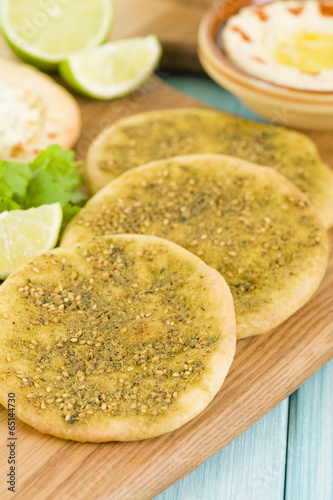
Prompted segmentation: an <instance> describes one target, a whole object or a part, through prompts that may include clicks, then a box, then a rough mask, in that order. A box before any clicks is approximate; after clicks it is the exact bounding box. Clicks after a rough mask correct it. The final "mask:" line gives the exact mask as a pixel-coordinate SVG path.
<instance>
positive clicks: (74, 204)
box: [0, 145, 88, 223]
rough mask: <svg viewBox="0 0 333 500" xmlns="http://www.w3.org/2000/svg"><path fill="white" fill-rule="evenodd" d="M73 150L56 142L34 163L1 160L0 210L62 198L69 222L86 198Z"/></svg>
mask: <svg viewBox="0 0 333 500" xmlns="http://www.w3.org/2000/svg"><path fill="white" fill-rule="evenodd" d="M77 166H78V162H76V161H75V160H74V152H73V151H71V150H64V149H62V148H61V147H60V146H57V145H53V146H49V147H48V148H47V149H45V150H44V151H42V152H41V153H40V154H39V156H37V157H36V158H35V160H34V161H33V162H32V163H29V164H28V163H16V162H8V161H3V160H0V212H3V211H5V210H17V209H21V210H24V209H28V208H31V207H38V206H40V205H45V204H51V203H56V202H60V203H61V206H62V209H63V220H64V222H65V223H67V222H69V221H70V220H71V219H72V217H74V215H75V214H76V213H77V212H78V211H79V210H80V208H81V207H82V206H83V205H84V203H85V202H86V201H87V198H88V197H87V196H86V195H85V194H83V193H82V192H81V191H79V190H78V188H79V187H80V186H82V185H83V184H84V182H83V178H82V174H81V173H80V172H78V171H77Z"/></svg>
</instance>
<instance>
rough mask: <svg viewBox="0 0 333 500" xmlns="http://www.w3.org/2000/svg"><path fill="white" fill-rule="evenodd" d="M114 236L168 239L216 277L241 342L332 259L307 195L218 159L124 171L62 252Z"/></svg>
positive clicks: (299, 300) (297, 302)
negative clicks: (230, 302)
mask: <svg viewBox="0 0 333 500" xmlns="http://www.w3.org/2000/svg"><path fill="white" fill-rule="evenodd" d="M116 233H143V234H154V235H156V236H160V237H163V238H166V239H168V240H172V241H174V242H175V243H178V244H179V245H181V246H183V247H184V248H187V249H189V250H190V251H191V252H193V253H195V254H196V255H198V256H199V257H201V258H202V259H203V260H204V261H205V262H206V263H207V264H208V265H210V266H212V267H214V268H215V269H217V270H218V271H219V272H220V273H221V274H222V276H223V277H224V278H225V279H226V280H227V282H228V284H229V286H230V289H231V292H232V295H233V297H234V302H235V311H236V320H237V336H238V338H242V337H248V336H250V335H259V334H261V333H265V332H267V331H268V330H270V329H271V328H273V327H275V326H277V325H278V324H280V323H281V322H282V321H284V320H285V319H286V318H288V317H289V316H290V315H291V314H293V313H294V312H295V311H296V310H297V309H298V308H299V307H301V306H302V305H303V304H304V303H305V302H306V301H307V300H308V299H309V298H310V297H311V295H312V294H313V292H314V291H315V290H316V288H317V286H318V284H319V282H320V280H321V278H322V277H323V274H324V272H325V269H326V266H327V260H328V240H327V234H326V231H325V229H324V227H323V226H322V222H321V220H320V218H319V216H318V214H317V212H316V210H315V209H314V208H313V207H312V205H311V204H310V202H309V200H308V199H307V198H306V196H305V195H304V194H303V193H301V192H300V191H299V190H298V189H297V188H296V187H295V186H294V185H293V184H292V183H291V182H289V181H288V180H287V179H286V178H285V177H283V176H282V175H281V174H279V173H278V172H277V171H276V170H274V169H271V168H265V167H259V166H257V165H254V164H251V163H248V162H245V161H243V160H240V159H237V158H232V157H228V156H222V155H189V156H183V157H174V158H171V159H169V160H161V161H158V162H154V163H150V164H148V165H146V166H142V167H138V168H136V169H133V170H130V171H129V172H127V173H125V174H123V175H122V176H120V177H119V178H117V179H115V180H114V181H113V182H111V183H110V184H108V185H107V186H106V187H105V188H104V189H102V190H101V191H99V192H98V193H97V194H96V195H95V196H94V197H93V198H91V199H90V200H89V202H88V203H87V205H86V206H85V207H84V208H83V209H82V210H81V212H80V213H79V214H78V215H77V216H76V217H75V218H74V219H73V221H72V222H71V223H70V225H69V227H68V229H67V231H66V232H65V235H64V238H63V241H62V245H63V246H68V245H71V244H73V243H75V242H78V241H81V240H83V239H85V238H89V237H91V236H99V235H102V234H116Z"/></svg>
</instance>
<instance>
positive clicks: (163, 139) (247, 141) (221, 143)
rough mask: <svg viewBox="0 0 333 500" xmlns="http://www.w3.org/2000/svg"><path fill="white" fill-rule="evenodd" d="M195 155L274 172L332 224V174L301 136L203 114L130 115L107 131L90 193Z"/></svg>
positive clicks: (91, 167) (90, 162) (91, 172)
mask: <svg viewBox="0 0 333 500" xmlns="http://www.w3.org/2000/svg"><path fill="white" fill-rule="evenodd" d="M193 153H219V154H226V155H230V156H236V157H239V158H242V159H244V160H247V161H250V162H253V163H256V164H258V165H264V166H267V167H273V168H275V169H277V170H278V171H279V172H280V173H282V174H283V175H284V176H285V177H287V178H288V179H289V180H291V181H292V182H293V183H294V184H295V185H296V186H297V187H298V188H299V189H300V190H301V191H303V192H304V193H305V194H306V195H307V196H308V198H309V199H310V201H311V202H312V203H313V205H314V206H315V207H316V208H317V210H318V212H319V213H320V215H321V217H322V220H323V222H324V225H325V227H330V226H331V225H332V224H333V172H332V170H331V169H330V168H329V167H328V166H327V165H325V164H324V163H323V162H322V160H321V159H320V156H319V154H318V151H317V148H316V146H315V144H314V143H313V142H312V141H311V140H310V139H309V138H308V137H306V136H305V135H303V134H301V133H299V132H296V131H293V130H287V129H285V128H282V127H275V126H271V125H264V124H262V123H256V122H253V121H249V120H244V119H242V118H239V117H236V116H230V115H226V114H224V113H221V112H218V111H213V110H204V109H193V108H186V109H168V110H162V111H151V112H148V113H142V114H137V115H132V116H129V117H127V118H123V119H122V120H119V121H117V122H115V123H114V124H113V125H111V126H110V127H107V128H106V129H104V130H103V132H102V133H101V134H100V135H99V136H98V137H97V138H96V139H95V140H94V141H93V143H92V144H91V146H90V148H89V151H88V155H87V170H86V172H87V178H88V182H89V185H90V188H91V190H92V192H93V193H96V192H97V191H98V190H99V189H101V188H102V187H104V186H105V185H106V184H107V183H108V182H110V181H112V180H113V179H114V178H115V177H117V176H118V175H120V174H122V173H123V172H125V171H126V170H128V169H130V168H134V167H138V166H140V165H144V164H145V163H148V162H150V161H155V160H158V159H162V158H170V157H172V156H178V155H185V154H193Z"/></svg>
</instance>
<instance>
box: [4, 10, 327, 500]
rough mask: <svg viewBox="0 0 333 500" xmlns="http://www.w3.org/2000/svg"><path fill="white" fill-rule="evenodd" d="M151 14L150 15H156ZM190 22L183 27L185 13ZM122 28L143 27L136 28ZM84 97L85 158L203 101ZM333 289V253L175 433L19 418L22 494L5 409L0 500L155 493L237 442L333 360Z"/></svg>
mask: <svg viewBox="0 0 333 500" xmlns="http://www.w3.org/2000/svg"><path fill="white" fill-rule="evenodd" d="M198 1H200V0H198ZM121 2H124V4H127V6H128V5H129V4H130V3H132V4H133V8H134V5H136V4H140V6H143V4H144V3H146V2H147V4H149V3H150V4H151V5H152V4H154V6H156V5H157V4H159V3H161V5H164V4H165V5H164V8H167V7H166V6H167V5H170V2H173V3H175V4H177V8H178V7H179V5H178V4H179V2H175V0H149V1H148V0H140V2H138V0H119V1H118V2H116V7H117V6H118V8H119V10H118V12H119V17H120V9H121V5H122V3H121ZM168 8H169V7H168ZM179 8H180V7H179ZM182 8H183V6H182ZM189 8H190V10H191V12H192V9H197V8H198V7H197V6H195V5H191V6H190V7H189V6H188V5H187V6H186V9H187V10H188V9H189ZM200 8H201V7H200ZM153 14H154V13H153V12H150V11H148V12H146V15H148V16H149V15H151V16H152V18H154V15H153ZM123 15H124V14H123ZM162 18H163V16H162V17H161V19H162ZM133 19H134V20H135V16H134V17H133ZM186 21H187V19H186ZM179 22H180V21H179ZM182 23H183V28H184V26H185V25H186V24H185V23H184V19H183V20H182ZM148 25H149V23H148V22H147V32H151V31H152V30H151V29H150V28H149V30H148ZM126 27H127V24H126ZM120 28H121V27H120V26H119V30H120ZM141 28H142V26H141ZM141 28H140V29H141ZM115 29H116V26H115ZM117 29H118V28H117ZM128 29H129V28H128ZM184 29H185V28H184ZM118 33H119V32H118ZM123 34H124V35H132V34H138V33H137V32H133V31H132V32H130V31H129V32H127V33H123ZM188 46H190V45H188ZM192 48H193V44H192ZM0 53H2V54H4V55H6V56H7V57H8V56H9V51H8V50H6V49H2V48H1V47H0ZM78 100H79V103H80V106H81V109H82V114H83V130H82V135H81V138H80V140H79V143H78V145H77V148H76V150H77V153H78V156H79V157H81V158H84V157H85V154H86V152H87V149H88V146H89V144H90V142H91V140H92V139H93V138H94V137H95V136H96V135H97V134H98V133H99V132H100V131H101V130H102V129H103V128H104V127H105V126H107V125H108V124H109V123H111V122H112V121H114V120H116V119H119V118H121V117H123V116H126V115H129V114H133V113H137V112H141V111H145V110H150V109H161V108H168V107H173V108H177V107H183V106H200V107H204V105H203V104H202V103H199V102H196V101H195V100H194V99H192V98H190V97H188V96H185V95H183V94H181V93H179V92H177V91H175V90H174V89H172V88H171V87H169V86H167V85H165V84H163V83H162V82H161V81H160V80H159V79H158V78H156V77H152V78H151V79H150V80H149V81H148V82H147V83H146V84H145V85H143V86H142V87H141V89H139V90H138V91H137V92H136V93H135V94H133V95H131V96H129V97H127V98H124V99H121V100H117V101H114V102H96V101H92V100H88V99H83V98H79V99H78ZM309 135H310V137H312V138H313V139H314V140H315V142H316V143H317V145H318V147H319V150H320V152H321V154H322V157H323V158H324V159H325V161H327V162H328V163H329V164H330V165H331V166H332V167H333V141H332V134H328V133H319V132H316V133H309ZM330 242H331V249H333V231H331V232H330ZM332 293H333V258H332V257H331V259H330V263H329V268H328V271H327V273H326V276H325V278H324V280H323V282H322V283H321V286H320V288H319V290H318V291H317V293H316V294H315V296H314V297H313V299H312V300H311V301H310V302H309V303H308V304H307V305H306V306H305V307H303V308H302V309H301V310H300V311H299V312H297V313H296V314H295V315H294V316H292V317H291V318H290V319H289V320H287V321H286V322H285V323H284V324H283V325H281V326H280V327H278V328H277V329H275V330H274V331H272V332H271V333H269V334H266V335H263V336H261V337H253V338H249V339H244V340H241V341H239V342H238V344H237V353H236V357H235V360H234V362H233V364H232V367H231V370H230V372H229V374H228V377H227V379H226V381H225V383H224V385H223V387H222V389H221V390H220V392H219V393H218V394H217V396H216V397H215V398H214V400H213V401H212V402H211V404H210V405H209V406H208V407H207V409H206V410H205V411H204V412H203V413H201V414H200V415H199V416H198V417H196V418H195V419H193V420H192V421H191V422H189V423H188V424H186V425H185V426H183V427H181V428H180V429H178V430H177V431H175V432H173V433H169V434H167V435H164V436H161V437H159V438H155V439H151V440H146V441H141V442H134V443H105V444H82V443H74V442H68V441H64V440H61V439H57V438H54V437H51V436H47V435H42V434H40V433H39V432H37V431H35V430H34V429H32V428H31V427H29V426H28V425H25V424H23V423H22V422H20V421H18V420H17V422H16V424H17V427H16V437H17V469H16V470H17V491H16V493H15V495H13V494H12V493H11V492H8V491H7V489H6V488H7V486H6V482H5V481H6V479H5V478H6V474H7V473H8V467H9V466H8V463H7V457H8V448H6V444H5V442H6V439H7V437H9V435H8V429H7V412H6V411H5V409H4V408H2V407H1V409H0V436H1V446H0V477H1V478H2V480H1V482H0V498H1V499H4V500H5V499H7V498H8V499H9V498H13V497H14V498H15V500H26V499H34V500H46V499H49V500H51V499H52V500H97V499H98V500H102V499H103V500H145V499H151V498H153V497H154V496H155V495H157V494H158V493H159V492H161V491H162V490H164V489H165V488H167V487H168V486H170V485H171V484H172V483H174V482H175V481H177V480H179V479H180V478H181V477H183V476H184V475H186V474H187V473H189V472H190V471H191V470H193V469H194V468H195V467H197V466H199V465H200V464H201V463H202V462H204V461H205V460H207V459H208V458H209V457H211V456H212V455H213V454H215V453H216V452H218V451H219V450H220V449H222V448H223V447H224V446H226V445H227V444H228V443H230V442H231V441H232V440H234V439H235V438H236V437H237V436H239V435H240V434H241V433H242V432H244V431H245V430H246V429H248V428H249V427H250V426H251V425H253V424H254V423H255V422H256V421H257V420H259V419H260V418H261V417H262V416H263V415H265V414H266V413H267V412H269V411H270V410H271V409H272V408H274V407H275V406H276V405H277V404H278V403H280V402H281V401H282V400H283V399H284V398H285V397H287V396H288V395H289V394H291V393H292V392H293V391H294V390H295V389H297V388H298V387H299V386H300V385H301V384H302V383H303V382H304V381H305V380H306V379H307V378H309V377H310V376H311V375H313V374H314V373H315V372H316V371H317V370H319V369H320V368H321V367H322V366H323V365H324V364H325V363H327V362H328V361H329V360H330V359H331V358H332V357H333V301H332Z"/></svg>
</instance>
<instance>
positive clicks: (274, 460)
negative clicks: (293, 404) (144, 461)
mask: <svg viewBox="0 0 333 500" xmlns="http://www.w3.org/2000/svg"><path fill="white" fill-rule="evenodd" d="M287 428H288V399H286V400H284V401H283V402H282V403H281V404H280V405H279V406H277V407H276V408H275V409H274V410H273V411H271V412H270V413H268V414H267V415H266V416H265V417H263V418H262V419H261V420H260V421H259V422H257V423H256V424H255V425H254V426H253V427H251V428H250V429H249V430H248V431H247V432H246V433H244V434H242V435H241V436H240V437H239V438H238V439H236V440H235V441H233V442H232V443H230V444H229V446H227V447H226V448H225V449H224V450H222V451H221V452H220V453H218V454H217V455H215V456H214V457H212V458H211V459H210V460H208V461H207V462H205V463H204V464H203V465H201V466H200V467H198V468H197V469H196V470H194V471H193V472H191V473H190V474H189V475H187V476H186V477H185V478H183V479H182V480H181V481H179V482H178V483H176V484H174V485H173V486H171V487H170V488H168V489H167V490H165V491H164V492H163V493H161V494H160V495H158V496H157V497H156V500H221V499H223V500H268V499H269V500H283V497H284V480H285V460H286V441H287Z"/></svg>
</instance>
